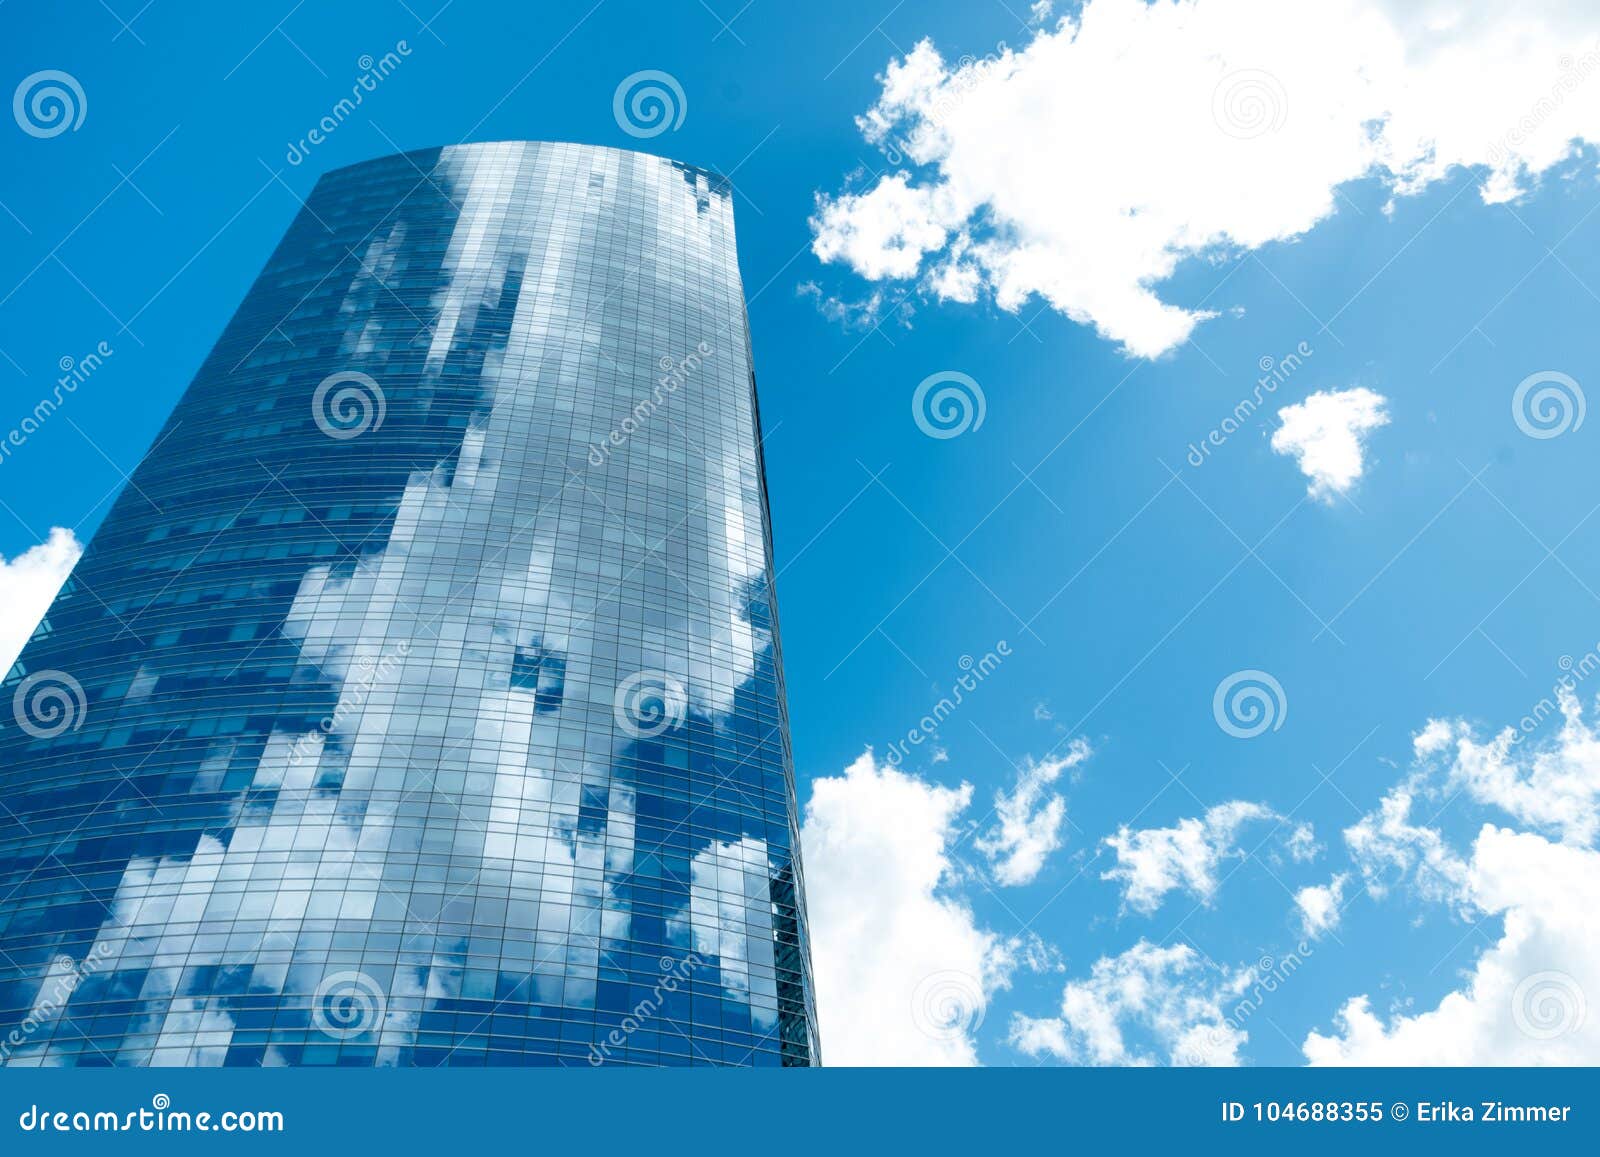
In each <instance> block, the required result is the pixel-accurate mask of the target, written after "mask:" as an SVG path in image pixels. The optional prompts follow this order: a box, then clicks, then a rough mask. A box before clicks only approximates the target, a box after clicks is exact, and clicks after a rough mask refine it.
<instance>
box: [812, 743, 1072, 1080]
mask: <svg viewBox="0 0 1600 1157" xmlns="http://www.w3.org/2000/svg"><path fill="white" fill-rule="evenodd" d="M971 801H972V788H971V786H970V785H967V784H963V785H961V786H960V787H958V788H951V787H942V786H939V785H937V784H933V783H929V782H928V781H926V780H924V779H921V778H919V777H917V776H914V775H909V774H907V773H905V772H903V771H899V770H897V769H895V768H893V767H890V766H888V765H887V764H884V765H879V764H878V763H877V762H876V761H875V760H874V759H873V756H872V753H871V752H870V751H869V752H866V753H864V754H863V755H862V756H861V757H860V758H859V759H857V760H856V761H855V762H854V763H852V764H851V765H850V766H849V767H847V768H846V769H845V771H844V774H842V775H838V776H831V777H827V778H823V779H818V780H817V781H816V782H815V783H814V784H813V786H812V791H811V800H810V802H809V803H808V804H807V805H806V812H805V823H804V826H803V828H802V831H801V837H800V839H801V847H802V852H803V856H804V864H805V872H806V907H807V911H808V914H809V917H810V928H811V944H812V958H813V966H814V968H815V972H816V990H817V1009H818V1013H819V1016H820V1018H821V1025H820V1028H821V1035H822V1048H823V1060H824V1062H825V1063H827V1064H830V1065H972V1064H976V1063H977V1038H976V1033H977V1030H978V1028H979V1026H980V1025H981V1024H982V1023H983V1016H984V1012H985V1010H986V1008H987V1005H988V1001H989V998H990V996H991V995H992V994H993V993H994V992H995V991H996V990H998V989H1001V988H1004V987H1006V986H1007V985H1008V984H1009V983H1010V977H1011V975H1012V973H1013V971H1014V970H1015V969H1016V968H1018V967H1028V968H1044V967H1049V966H1050V961H1051V959H1052V957H1051V954H1050V953H1049V952H1048V950H1046V949H1045V948H1044V947H1043V946H1042V945H1040V944H1039V943H1038V942H1037V940H1008V939H1006V938H1003V937H1001V936H999V935H997V934H995V933H994V932H992V931H990V930H989V929H987V928H984V927H982V926H980V925H979V924H978V922H977V919H976V918H975V916H974V915H973V912H972V909H971V907H970V906H969V905H968V904H967V903H966V902H965V901H964V900H963V899H962V898H961V897H960V895H959V894H958V893H956V892H955V891H954V890H953V888H952V886H953V885H954V884H955V883H956V880H957V877H958V875H959V871H958V868H957V865H956V864H955V862H954V861H953V860H952V858H951V848H952V846H953V844H954V842H955V839H956V829H957V827H958V825H959V823H960V820H961V818H962V816H963V815H964V813H965V812H966V810H967V807H968V805H969V804H970V803H971Z"/></svg>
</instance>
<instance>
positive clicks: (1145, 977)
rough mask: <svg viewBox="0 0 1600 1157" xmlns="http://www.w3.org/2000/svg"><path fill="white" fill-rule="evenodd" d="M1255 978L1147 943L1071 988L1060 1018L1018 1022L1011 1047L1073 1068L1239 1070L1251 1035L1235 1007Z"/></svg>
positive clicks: (1101, 963)
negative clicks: (1235, 1013) (1220, 1067)
mask: <svg viewBox="0 0 1600 1157" xmlns="http://www.w3.org/2000/svg"><path fill="white" fill-rule="evenodd" d="M1253 979H1254V976H1253V973H1252V972H1250V971H1249V970H1244V971H1238V972H1236V971H1232V970H1225V969H1221V968H1218V967H1216V966H1214V965H1211V964H1208V963H1206V962H1205V961H1203V960H1202V958H1201V957H1200V955H1199V953H1197V952H1195V950H1194V949H1193V948H1190V947H1189V946H1188V945H1187V944H1174V945H1171V946H1169V947H1161V946H1159V945H1156V944H1152V943H1150V942H1149V941H1148V940H1140V941H1139V942H1138V943H1137V944H1135V945H1134V946H1133V947H1132V948H1129V949H1128V950H1127V951H1125V952H1122V953H1120V954H1119V955H1116V956H1102V957H1101V958H1100V959H1099V960H1096V961H1095V962H1094V964H1093V965H1092V966H1091V967H1090V970H1089V975H1088V977H1086V978H1082V979H1074V980H1070V981H1068V982H1067V985H1066V987H1065V988H1064V989H1063V991H1062V994H1061V1008H1060V1012H1059V1013H1058V1014H1057V1015H1055V1016H1051V1017H1030V1016H1026V1015H1023V1014H1021V1013H1018V1014H1016V1015H1015V1016H1013V1017H1012V1020H1011V1026H1010V1034H1009V1040H1010V1043H1011V1044H1012V1046H1013V1047H1015V1048H1017V1049H1019V1050H1020V1051H1022V1052H1023V1053H1026V1054H1027V1055H1028V1056H1031V1057H1049V1058H1051V1059H1054V1060H1058V1061H1064V1062H1066V1063H1068V1064H1079V1065H1150V1064H1174V1065H1194V1064H1212V1065H1236V1064H1238V1063H1239V1059H1240V1058H1239V1049H1240V1048H1241V1047H1243V1046H1244V1044H1245V1043H1246V1042H1247V1041H1248V1040H1249V1034H1248V1033H1246V1032H1245V1031H1244V1029H1243V1028H1242V1027H1240V1025H1239V1024H1238V1023H1237V1018H1232V1017H1230V1016H1229V1012H1228V1009H1227V1005H1228V1004H1229V1003H1231V998H1236V997H1237V996H1238V995H1239V994H1240V993H1241V992H1243V991H1244V989H1246V988H1247V987H1248V986H1249V985H1250V983H1251V981H1252V980H1253ZM1145 1040H1148V1041H1149V1043H1148V1044H1145V1043H1142V1042H1143V1041H1145Z"/></svg>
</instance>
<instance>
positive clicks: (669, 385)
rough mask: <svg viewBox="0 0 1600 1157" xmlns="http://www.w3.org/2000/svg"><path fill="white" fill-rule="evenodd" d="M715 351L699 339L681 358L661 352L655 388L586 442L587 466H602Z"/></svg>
mask: <svg viewBox="0 0 1600 1157" xmlns="http://www.w3.org/2000/svg"><path fill="white" fill-rule="evenodd" d="M716 352H717V351H716V350H715V349H713V348H712V347H711V345H710V344H709V343H707V342H700V343H699V344H698V345H696V346H695V347H694V350H693V351H692V352H690V353H687V354H685V355H684V356H683V357H681V358H677V359H676V360H674V359H673V358H672V357H671V356H670V355H663V356H662V358H661V360H660V361H659V362H658V363H657V366H658V367H659V368H660V369H661V371H662V375H661V377H660V378H658V379H657V380H656V385H655V389H653V390H651V391H650V396H649V397H648V398H642V399H640V400H639V401H638V402H637V403H635V405H634V407H633V409H632V410H630V411H629V412H628V416H627V417H626V418H624V419H622V422H621V423H620V424H619V425H618V426H617V428H616V429H614V430H612V431H611V433H609V434H607V435H606V436H605V438H604V439H602V440H601V441H599V442H592V443H590V445H589V465H591V466H604V465H605V463H606V460H607V459H609V458H610V457H611V451H612V450H613V449H615V448H617V447H620V446H623V445H625V444H626V443H627V441H628V439H629V438H632V437H633V436H634V435H635V434H637V433H638V432H639V430H640V429H642V428H643V427H644V424H645V423H646V422H648V421H649V420H650V419H651V418H652V417H654V416H655V412H656V411H657V410H659V409H660V408H661V407H662V406H664V405H666V403H667V399H668V398H670V397H671V396H672V395H673V394H675V393H677V392H678V390H679V388H680V387H681V386H683V385H684V384H685V383H686V382H688V380H689V379H690V377H692V376H693V375H695V374H697V373H699V372H700V369H701V367H702V366H704V365H705V363H706V361H707V359H709V358H710V357H711V356H712V355H714V354H715V353H716Z"/></svg>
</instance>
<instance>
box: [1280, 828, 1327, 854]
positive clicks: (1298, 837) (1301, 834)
mask: <svg viewBox="0 0 1600 1157" xmlns="http://www.w3.org/2000/svg"><path fill="white" fill-rule="evenodd" d="M1284 844H1285V846H1286V847H1287V848H1288V849H1289V858H1290V859H1292V860H1293V861H1294V862H1295V863H1297V864H1309V863H1310V862H1311V861H1312V860H1314V859H1316V858H1317V857H1318V856H1320V855H1321V854H1322V845H1321V844H1319V843H1317V830H1316V828H1314V827H1312V826H1311V825H1310V824H1296V825H1295V826H1294V831H1292V832H1290V833H1289V838H1288V839H1287V840H1285V841H1284Z"/></svg>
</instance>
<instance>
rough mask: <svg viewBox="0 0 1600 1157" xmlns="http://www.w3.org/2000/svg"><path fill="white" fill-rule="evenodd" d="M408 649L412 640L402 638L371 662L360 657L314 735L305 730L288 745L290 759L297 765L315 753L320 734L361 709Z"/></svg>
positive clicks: (322, 735) (323, 735) (329, 731)
mask: <svg viewBox="0 0 1600 1157" xmlns="http://www.w3.org/2000/svg"><path fill="white" fill-rule="evenodd" d="M410 653H411V642H410V640H405V641H402V642H401V643H399V644H398V645H397V646H396V647H395V649H394V650H393V651H389V652H386V653H385V654H383V655H381V656H379V657H378V660H377V661H376V662H374V661H373V660H371V659H369V658H365V657H363V658H362V659H360V660H358V661H357V663H356V670H357V672H358V675H357V677H356V679H355V681H354V682H352V681H351V680H349V679H346V680H345V683H344V690H342V691H341V692H339V700H338V702H337V703H335V704H334V705H333V711H332V712H331V713H329V714H327V715H324V716H323V717H322V718H321V719H320V720H318V722H317V735H318V737H317V738H313V737H312V734H311V733H309V732H307V733H303V734H301V735H299V736H297V737H296V738H295V741H294V746H293V747H291V748H290V749H289V762H290V763H292V764H294V766H296V767H299V766H300V764H301V762H302V761H304V759H305V758H306V756H307V755H310V754H315V752H313V751H312V750H311V749H312V748H315V749H316V751H321V750H322V737H325V736H329V735H332V734H333V732H334V730H335V729H336V728H337V727H338V726H339V725H340V724H341V723H343V722H344V721H345V720H346V719H348V718H349V717H350V716H351V714H353V713H354V712H357V711H359V710H361V708H362V707H363V706H365V705H366V702H367V699H368V697H369V696H371V694H372V689H373V688H374V687H376V686H377V685H378V684H379V683H381V682H387V681H388V680H389V679H390V678H391V677H392V676H393V675H394V673H395V671H396V670H397V669H398V668H399V667H400V664H401V663H402V662H403V661H404V659H405V657H406V656H407V655H409V654H410Z"/></svg>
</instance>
